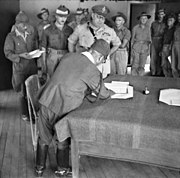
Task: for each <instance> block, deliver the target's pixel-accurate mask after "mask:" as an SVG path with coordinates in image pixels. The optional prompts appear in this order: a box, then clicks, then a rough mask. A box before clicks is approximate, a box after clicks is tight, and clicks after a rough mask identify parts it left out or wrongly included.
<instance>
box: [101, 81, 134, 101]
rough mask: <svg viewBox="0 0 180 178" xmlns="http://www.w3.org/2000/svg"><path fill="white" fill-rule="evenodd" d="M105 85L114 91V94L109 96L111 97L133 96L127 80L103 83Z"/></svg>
mask: <svg viewBox="0 0 180 178" xmlns="http://www.w3.org/2000/svg"><path fill="white" fill-rule="evenodd" d="M104 85H105V87H106V88H108V89H110V90H112V91H114V92H115V94H114V95H112V96H111V98H112V99H114V98H117V99H127V98H132V97H133V87H132V86H129V82H119V81H112V82H111V83H104Z"/></svg>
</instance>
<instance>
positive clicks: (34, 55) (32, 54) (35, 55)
mask: <svg viewBox="0 0 180 178" xmlns="http://www.w3.org/2000/svg"><path fill="white" fill-rule="evenodd" d="M44 52H45V51H41V50H39V49H36V50H34V51H31V52H29V56H30V57H31V58H38V57H40V56H41V54H42V53H44Z"/></svg>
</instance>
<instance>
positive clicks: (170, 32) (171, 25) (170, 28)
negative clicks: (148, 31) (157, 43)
mask: <svg viewBox="0 0 180 178" xmlns="http://www.w3.org/2000/svg"><path fill="white" fill-rule="evenodd" d="M175 20H176V16H175V14H174V13H171V14H169V15H168V17H167V27H166V28H165V30H164V35H163V48H162V52H161V55H162V63H161V66H162V70H163V74H164V76H165V77H172V69H171V60H170V59H169V56H171V54H172V42H173V36H174V30H175Z"/></svg>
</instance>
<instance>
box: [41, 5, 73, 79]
mask: <svg viewBox="0 0 180 178" xmlns="http://www.w3.org/2000/svg"><path fill="white" fill-rule="evenodd" d="M69 13H70V11H69V9H68V8H66V7H65V6H63V5H60V6H59V7H58V8H57V9H56V12H55V18H56V21H55V22H54V23H52V24H51V25H50V26H49V27H47V28H46V29H45V30H44V32H43V35H42V40H41V45H40V46H41V47H42V49H43V50H45V51H46V53H45V54H46V56H45V55H44V56H43V57H44V63H45V65H44V66H45V69H43V70H44V71H45V73H47V74H48V75H49V76H50V77H51V76H52V74H53V73H54V71H55V68H56V66H57V65H58V63H59V62H60V60H61V58H62V56H63V55H64V54H66V53H67V52H68V37H69V35H70V34H71V33H72V32H73V29H72V28H71V27H69V26H68V25H67V24H66V23H65V22H66V20H67V17H68V15H69Z"/></svg>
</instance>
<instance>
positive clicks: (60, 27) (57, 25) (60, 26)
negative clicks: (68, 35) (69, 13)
mask: <svg viewBox="0 0 180 178" xmlns="http://www.w3.org/2000/svg"><path fill="white" fill-rule="evenodd" d="M54 26H55V27H56V28H57V29H59V30H62V29H63V28H64V26H65V24H64V25H63V26H62V25H59V24H58V23H57V22H55V23H54Z"/></svg>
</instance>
